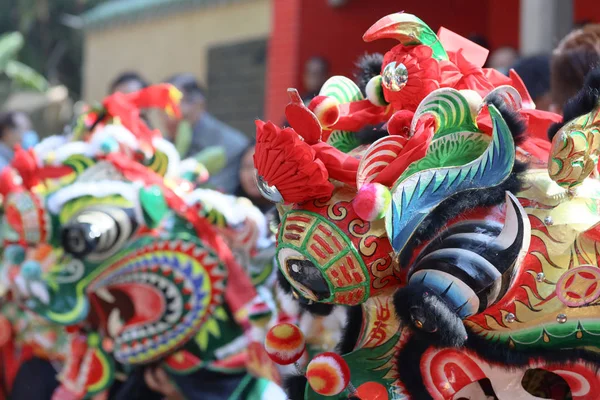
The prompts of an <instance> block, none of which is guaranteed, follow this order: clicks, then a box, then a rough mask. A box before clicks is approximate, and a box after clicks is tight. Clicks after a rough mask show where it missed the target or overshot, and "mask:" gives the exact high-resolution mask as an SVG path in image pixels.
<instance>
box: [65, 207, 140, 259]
mask: <svg viewBox="0 0 600 400" xmlns="http://www.w3.org/2000/svg"><path fill="white" fill-rule="evenodd" d="M134 230H135V222H134V220H133V218H130V216H129V215H128V213H127V212H126V211H125V210H122V209H120V208H115V207H101V208H95V209H87V210H84V211H82V212H81V213H79V214H77V215H76V216H74V217H73V218H72V219H71V220H70V221H69V222H68V223H67V224H66V225H65V226H64V227H63V228H62V235H61V238H62V243H63V246H64V249H65V251H66V252H67V253H69V254H71V255H73V256H75V257H77V258H84V257H86V258H89V259H90V260H100V259H105V258H106V257H109V256H111V255H113V254H114V253H116V252H117V251H118V250H119V249H120V248H121V247H122V246H123V244H124V243H125V242H126V241H127V239H129V237H130V236H131V234H132V233H133V231H134Z"/></svg>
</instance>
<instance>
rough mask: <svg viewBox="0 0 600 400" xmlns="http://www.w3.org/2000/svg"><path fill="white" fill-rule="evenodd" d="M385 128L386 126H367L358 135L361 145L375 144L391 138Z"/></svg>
mask: <svg viewBox="0 0 600 400" xmlns="http://www.w3.org/2000/svg"><path fill="white" fill-rule="evenodd" d="M383 126H384V124H380V125H376V126H366V127H364V128H363V129H361V130H360V131H358V132H357V133H356V138H357V139H358V141H359V142H360V144H371V143H374V142H375V141H377V140H379V139H381V138H384V137H387V136H389V134H388V131H387V129H385V128H384V127H383Z"/></svg>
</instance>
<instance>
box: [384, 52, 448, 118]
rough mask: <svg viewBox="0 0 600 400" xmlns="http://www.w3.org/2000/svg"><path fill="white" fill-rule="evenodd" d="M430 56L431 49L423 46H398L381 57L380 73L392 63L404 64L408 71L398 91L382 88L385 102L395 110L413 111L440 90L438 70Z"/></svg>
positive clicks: (436, 64)
mask: <svg viewBox="0 0 600 400" xmlns="http://www.w3.org/2000/svg"><path fill="white" fill-rule="evenodd" d="M432 54H433V51H432V50H431V48H430V47H427V46H424V45H419V46H411V47H405V46H403V45H401V44H399V45H397V46H395V47H394V48H392V49H391V50H390V51H388V52H387V53H386V54H385V56H384V57H383V66H382V70H381V73H383V70H384V69H385V67H386V65H388V64H389V63H391V62H394V61H395V62H396V64H400V63H402V64H404V66H405V67H406V69H407V71H408V81H407V82H406V86H404V87H403V88H402V89H401V90H400V91H398V92H394V91H391V90H389V89H387V88H386V87H385V86H384V87H383V95H384V97H385V99H386V101H387V102H388V103H390V104H391V105H392V106H393V108H394V109H395V110H401V109H405V110H410V111H414V110H416V109H417V106H418V105H419V103H420V102H421V100H423V99H424V98H425V96H427V95H428V94H429V93H431V92H432V91H434V90H436V89H439V88H440V84H439V79H440V68H439V64H438V62H437V60H435V59H434V58H433V57H432Z"/></svg>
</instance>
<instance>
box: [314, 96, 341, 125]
mask: <svg viewBox="0 0 600 400" xmlns="http://www.w3.org/2000/svg"><path fill="white" fill-rule="evenodd" d="M308 109H309V110H310V111H312V112H313V113H314V114H315V115H316V116H317V119H318V120H319V122H320V123H321V126H323V127H325V128H327V127H330V126H332V125H334V124H335V123H336V122H338V120H339V119H340V104H339V103H338V101H337V100H336V99H334V98H333V97H329V96H317V97H315V98H314V99H312V100H311V102H310V104H309V105H308Z"/></svg>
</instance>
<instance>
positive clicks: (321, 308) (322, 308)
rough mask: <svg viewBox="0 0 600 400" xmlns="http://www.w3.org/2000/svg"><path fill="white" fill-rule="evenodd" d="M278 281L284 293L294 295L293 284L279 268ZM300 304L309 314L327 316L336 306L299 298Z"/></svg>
mask: <svg viewBox="0 0 600 400" xmlns="http://www.w3.org/2000/svg"><path fill="white" fill-rule="evenodd" d="M277 283H278V284H279V286H280V287H281V289H282V290H283V293H285V294H289V295H292V290H293V289H292V285H290V283H289V282H288V280H287V279H285V276H284V275H283V273H282V272H281V271H279V270H277ZM297 302H298V305H299V306H300V308H301V309H302V310H303V311H306V312H307V313H309V314H313V315H320V316H327V315H329V314H331V312H332V311H333V308H334V307H335V306H334V305H333V304H325V303H312V304H308V303H307V302H305V301H303V300H298V301H297Z"/></svg>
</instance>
